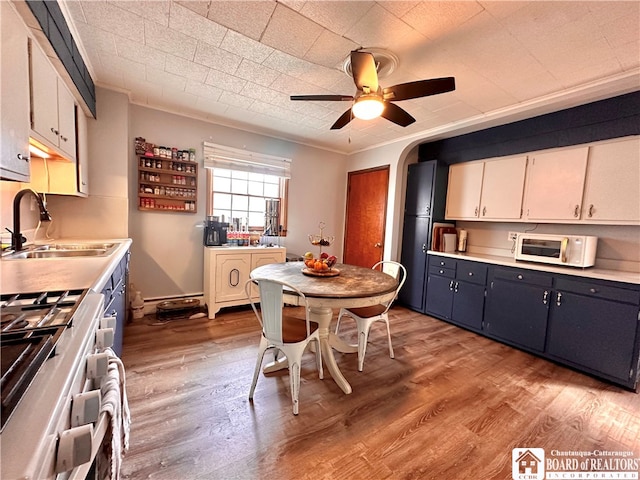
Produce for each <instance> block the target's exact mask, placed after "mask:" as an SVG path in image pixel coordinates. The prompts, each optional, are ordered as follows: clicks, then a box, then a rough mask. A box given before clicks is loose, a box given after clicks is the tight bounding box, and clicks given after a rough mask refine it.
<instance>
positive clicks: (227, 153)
mask: <svg viewBox="0 0 640 480" xmlns="http://www.w3.org/2000/svg"><path fill="white" fill-rule="evenodd" d="M203 144H204V166H205V167H206V168H225V169H227V170H241V171H243V172H253V173H263V174H266V175H276V176H278V177H284V178H291V159H290V158H284V157H276V156H273V155H266V154H264V153H256V152H250V151H248V150H241V149H239V148H233V147H227V146H225V145H218V144H215V143H209V142H203Z"/></svg>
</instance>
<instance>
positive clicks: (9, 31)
mask: <svg viewBox="0 0 640 480" xmlns="http://www.w3.org/2000/svg"><path fill="white" fill-rule="evenodd" d="M27 78H29V55H28V34H27V30H26V27H25V26H24V23H23V22H22V20H21V19H20V17H19V16H18V14H17V13H16V12H15V11H14V9H13V6H12V3H11V2H0V84H1V85H2V95H1V96H0V114H1V116H2V120H1V124H0V178H2V179H3V180H16V181H20V182H28V181H29V172H30V170H29V84H28V83H27V81H26V79H27Z"/></svg>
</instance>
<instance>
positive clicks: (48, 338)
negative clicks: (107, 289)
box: [0, 290, 87, 431]
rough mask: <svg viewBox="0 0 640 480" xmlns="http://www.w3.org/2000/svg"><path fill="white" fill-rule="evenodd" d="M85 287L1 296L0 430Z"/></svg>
mask: <svg viewBox="0 0 640 480" xmlns="http://www.w3.org/2000/svg"><path fill="white" fill-rule="evenodd" d="M86 293H87V291H86V290H64V291H53V292H37V293H19V294H5V295H0V317H1V322H0V333H1V336H0V359H1V365H2V378H1V379H0V393H1V396H2V403H1V406H2V408H1V415H0V431H1V430H2V428H4V425H5V423H6V422H7V420H8V419H9V416H10V415H11V413H12V412H13V410H14V409H15V407H16V406H17V404H18V402H19V401H20V398H21V397H22V395H23V393H24V392H25V391H26V390H27V388H28V387H29V385H30V384H31V382H32V380H33V378H34V377H35V376H36V374H37V373H38V370H39V369H40V367H41V366H42V365H43V364H44V362H45V361H46V360H47V358H49V357H50V356H51V355H53V354H55V347H56V343H57V342H58V339H59V338H60V335H62V332H63V331H64V330H65V328H67V327H68V326H70V325H71V324H72V322H73V315H74V313H75V311H76V309H77V308H78V305H80V302H81V301H82V299H83V298H84V296H85V295H86Z"/></svg>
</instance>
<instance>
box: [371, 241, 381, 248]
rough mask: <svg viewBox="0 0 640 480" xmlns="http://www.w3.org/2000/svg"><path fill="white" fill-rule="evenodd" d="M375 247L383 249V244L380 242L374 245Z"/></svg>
mask: <svg viewBox="0 0 640 480" xmlns="http://www.w3.org/2000/svg"><path fill="white" fill-rule="evenodd" d="M373 246H374V247H376V248H382V244H381V243H380V242H376V243H374V244H373Z"/></svg>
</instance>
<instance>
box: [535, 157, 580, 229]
mask: <svg viewBox="0 0 640 480" xmlns="http://www.w3.org/2000/svg"><path fill="white" fill-rule="evenodd" d="M588 153H589V147H579V148H570V149H566V150H556V151H552V152H544V153H535V154H532V155H531V156H530V160H529V166H528V169H527V186H526V194H525V218H526V220H528V221H534V222H540V221H552V222H557V221H562V220H565V221H566V220H578V219H579V218H580V211H581V207H582V192H583V189H584V180H585V174H586V169H587V156H588Z"/></svg>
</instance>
